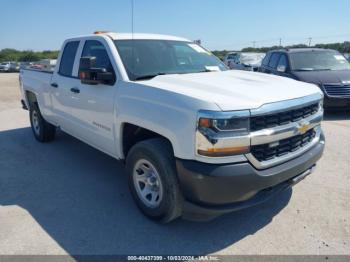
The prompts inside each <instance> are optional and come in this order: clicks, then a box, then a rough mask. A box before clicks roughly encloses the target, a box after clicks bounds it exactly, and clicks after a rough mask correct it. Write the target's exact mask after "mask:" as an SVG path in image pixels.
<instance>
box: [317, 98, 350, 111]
mask: <svg viewBox="0 0 350 262" xmlns="http://www.w3.org/2000/svg"><path fill="white" fill-rule="evenodd" d="M323 105H324V108H326V109H327V108H329V109H333V108H334V109H350V97H329V96H325V97H324V102H323Z"/></svg>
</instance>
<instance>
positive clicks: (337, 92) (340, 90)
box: [323, 84, 350, 97]
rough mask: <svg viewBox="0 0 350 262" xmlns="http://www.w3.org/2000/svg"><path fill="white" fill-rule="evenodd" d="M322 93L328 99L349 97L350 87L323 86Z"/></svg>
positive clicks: (338, 85)
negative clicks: (328, 97) (324, 93)
mask: <svg viewBox="0 0 350 262" xmlns="http://www.w3.org/2000/svg"><path fill="white" fill-rule="evenodd" d="M323 88H324V91H325V92H326V94H327V96H330V97H349V96H350V85H342V84H324V85H323Z"/></svg>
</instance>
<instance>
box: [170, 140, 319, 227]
mask: <svg viewBox="0 0 350 262" xmlns="http://www.w3.org/2000/svg"><path fill="white" fill-rule="evenodd" d="M323 150H324V136H323V135H322V136H321V139H320V142H319V143H317V144H316V145H315V146H314V147H313V148H311V149H310V150H308V151H307V152H305V153H304V154H303V155H301V156H299V157H297V158H294V159H292V160H290V161H288V162H285V163H283V164H280V165H278V166H275V167H271V168H268V169H264V170H257V169H255V168H254V167H253V166H252V165H251V164H250V163H248V162H244V163H236V164H222V165H217V164H206V163H201V162H197V161H189V160H180V159H177V160H176V167H177V172H178V177H179V181H180V186H181V189H182V192H183V194H184V197H185V199H186V201H185V205H184V217H185V218H188V219H192V220H207V219H210V218H213V217H216V216H218V215H220V214H224V213H228V212H232V211H236V210H239V209H243V208H247V207H250V206H254V205H257V204H259V203H262V202H264V201H266V200H268V199H269V198H271V197H272V196H273V195H275V194H277V193H279V192H281V191H282V190H284V189H286V188H288V187H290V186H292V185H293V184H294V183H295V182H294V181H293V179H294V178H296V177H298V176H299V175H304V176H306V175H308V173H310V172H308V171H309V170H310V171H311V169H312V168H313V167H314V166H315V164H316V162H317V161H318V160H319V159H320V158H321V156H322V153H323Z"/></svg>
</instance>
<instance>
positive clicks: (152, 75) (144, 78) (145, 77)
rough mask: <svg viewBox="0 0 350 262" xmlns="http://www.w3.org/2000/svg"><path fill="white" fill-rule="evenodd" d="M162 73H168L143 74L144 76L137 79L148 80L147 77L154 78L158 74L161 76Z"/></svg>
mask: <svg viewBox="0 0 350 262" xmlns="http://www.w3.org/2000/svg"><path fill="white" fill-rule="evenodd" d="M161 75H166V73H157V74H150V75H143V76H138V77H136V78H135V81H137V80H147V79H152V78H154V77H156V76H161Z"/></svg>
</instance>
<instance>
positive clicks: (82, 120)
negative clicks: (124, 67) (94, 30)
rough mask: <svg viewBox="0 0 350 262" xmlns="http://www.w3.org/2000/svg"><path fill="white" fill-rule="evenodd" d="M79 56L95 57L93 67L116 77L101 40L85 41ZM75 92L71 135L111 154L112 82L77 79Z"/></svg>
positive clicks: (109, 56)
mask: <svg viewBox="0 0 350 262" xmlns="http://www.w3.org/2000/svg"><path fill="white" fill-rule="evenodd" d="M80 57H96V67H97V68H105V69H106V70H107V71H108V72H112V73H113V74H114V75H116V69H115V68H113V65H112V62H111V61H112V60H111V57H112V56H111V53H110V50H109V48H108V47H107V45H106V43H105V42H103V40H86V41H85V43H84V44H83V49H82V52H81V55H80V56H79V59H78V60H80ZM76 87H77V89H78V92H77V93H75V94H74V95H73V99H72V105H71V107H72V114H73V116H74V119H75V122H74V129H75V130H74V133H75V134H77V136H78V137H79V138H81V139H82V140H84V141H86V142H87V143H89V144H91V145H93V146H95V147H96V148H98V149H100V150H102V151H104V152H106V153H108V154H110V155H114V154H115V143H114V115H115V114H114V101H115V99H114V97H115V94H116V89H117V86H116V84H115V83H113V84H110V85H106V84H98V85H88V84H83V83H81V81H79V80H77V83H76Z"/></svg>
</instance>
